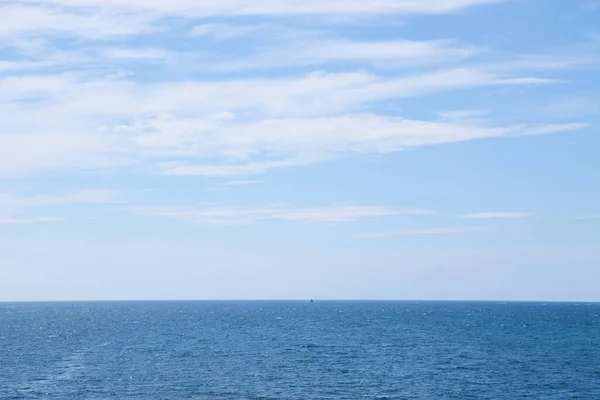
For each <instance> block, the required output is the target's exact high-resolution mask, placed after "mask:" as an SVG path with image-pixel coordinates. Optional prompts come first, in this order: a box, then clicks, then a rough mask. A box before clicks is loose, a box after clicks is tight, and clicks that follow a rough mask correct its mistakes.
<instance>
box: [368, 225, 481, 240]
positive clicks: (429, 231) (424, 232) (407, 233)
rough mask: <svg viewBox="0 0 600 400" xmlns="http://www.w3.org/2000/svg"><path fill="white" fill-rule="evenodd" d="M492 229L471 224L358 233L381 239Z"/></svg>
mask: <svg viewBox="0 0 600 400" xmlns="http://www.w3.org/2000/svg"><path fill="white" fill-rule="evenodd" d="M489 230H490V229H489V228H488V227H482V226H471V227H457V228H427V229H414V230H407V231H397V232H380V233H366V234H363V235H358V236H357V237H359V238H365V239H381V238H389V237H395V236H415V235H449V234H459V233H470V232H487V231H489Z"/></svg>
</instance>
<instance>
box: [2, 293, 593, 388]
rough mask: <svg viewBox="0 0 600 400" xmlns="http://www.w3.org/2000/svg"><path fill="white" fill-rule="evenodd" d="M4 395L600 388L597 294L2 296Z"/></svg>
mask: <svg viewBox="0 0 600 400" xmlns="http://www.w3.org/2000/svg"><path fill="white" fill-rule="evenodd" d="M0 399H2V400H5V399H27V400H29V399H31V400H34V399H52V400H62V399H65V400H67V399H197V400H207V399H217V400H219V399H223V400H227V399H235V400H238V399H265V400H268V399H273V400H279V399H282V400H284V399H296V400H308V399H345V400H348V399H366V400H369V399H379V400H383V399H457V400H459V399H460V400H464V399H552V400H555V399H590V400H592V399H600V304H541V303H506V304H501V303H436V302H315V303H312V304H311V303H309V302H132V303H62V304H60V303H38V304H0Z"/></svg>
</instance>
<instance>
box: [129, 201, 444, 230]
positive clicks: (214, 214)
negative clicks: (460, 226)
mask: <svg viewBox="0 0 600 400" xmlns="http://www.w3.org/2000/svg"><path fill="white" fill-rule="evenodd" d="M129 210H130V211H132V212H134V213H136V214H141V215H148V216H154V217H164V218H170V219H176V220H180V221H185V222H191V223H196V224H200V225H209V226H231V225H245V224H251V223H258V222H265V221H288V222H300V223H337V222H352V221H357V220H360V219H366V218H381V217H391V216H400V215H428V214H432V213H434V212H433V211H429V210H419V209H402V208H397V207H383V206H328V207H313V208H295V207H290V206H287V205H267V206H264V207H254V208H252V207H208V208H197V209H193V208H192V209H190V208H182V207H133V208H129Z"/></svg>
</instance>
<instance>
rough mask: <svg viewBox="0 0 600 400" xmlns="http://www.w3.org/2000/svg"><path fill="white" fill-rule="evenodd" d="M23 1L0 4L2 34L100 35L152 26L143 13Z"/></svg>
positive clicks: (139, 30)
mask: <svg viewBox="0 0 600 400" xmlns="http://www.w3.org/2000/svg"><path fill="white" fill-rule="evenodd" d="M24 3H25V2H24V1H19V2H18V3H17V2H11V3H8V4H6V5H3V6H0V20H1V21H2V23H1V24H0V38H4V39H9V40H16V39H18V38H20V37H31V36H44V35H48V34H60V35H74V36H81V37H84V38H88V39H98V38H103V37H111V36H120V35H131V34H135V33H141V32H144V31H148V30H149V22H150V20H149V19H148V18H147V17H145V16H143V15H140V14H136V15H125V14H122V13H119V12H110V11H108V12H107V11H106V9H104V10H103V9H102V8H98V9H97V10H95V11H92V12H73V11H69V10H66V9H59V8H55V7H45V6H35V5H31V6H29V5H24Z"/></svg>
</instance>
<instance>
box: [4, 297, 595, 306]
mask: <svg viewBox="0 0 600 400" xmlns="http://www.w3.org/2000/svg"><path fill="white" fill-rule="evenodd" d="M311 300H313V301H314V302H396V303H417V302H427V303H560V304H581V303H586V304H600V300H469V299H343V298H340V299H333V298H332V299H318V298H314V297H313V298H310V297H308V298H306V299H305V298H302V299H298V298H291V299H283V298H281V299H128V300H106V299H89V300H0V304H34V303H38V304H39V303H184V302H230V303H231V302H311Z"/></svg>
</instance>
